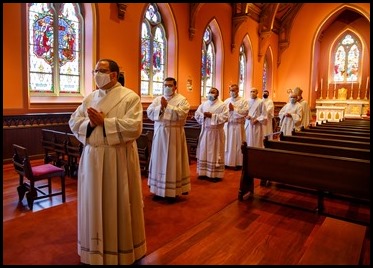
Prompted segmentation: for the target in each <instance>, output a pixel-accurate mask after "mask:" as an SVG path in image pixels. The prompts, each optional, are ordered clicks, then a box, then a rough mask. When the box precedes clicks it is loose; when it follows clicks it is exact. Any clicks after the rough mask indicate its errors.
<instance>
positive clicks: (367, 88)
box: [366, 76, 369, 90]
mask: <svg viewBox="0 0 373 268" xmlns="http://www.w3.org/2000/svg"><path fill="white" fill-rule="evenodd" d="M368 84H369V76H368V77H367V85H366V90H368Z"/></svg>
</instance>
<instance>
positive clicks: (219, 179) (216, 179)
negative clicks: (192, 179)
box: [211, 178, 221, 183]
mask: <svg viewBox="0 0 373 268" xmlns="http://www.w3.org/2000/svg"><path fill="white" fill-rule="evenodd" d="M211 181H212V182H215V183H216V182H219V181H221V178H212V179H211Z"/></svg>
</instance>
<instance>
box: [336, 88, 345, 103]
mask: <svg viewBox="0 0 373 268" xmlns="http://www.w3.org/2000/svg"><path fill="white" fill-rule="evenodd" d="M338 99H339V100H346V99H347V88H344V87H342V88H340V89H338Z"/></svg>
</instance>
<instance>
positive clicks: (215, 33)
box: [201, 18, 224, 98]
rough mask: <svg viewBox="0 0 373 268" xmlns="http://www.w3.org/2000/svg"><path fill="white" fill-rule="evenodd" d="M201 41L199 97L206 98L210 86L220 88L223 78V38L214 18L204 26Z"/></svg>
mask: <svg viewBox="0 0 373 268" xmlns="http://www.w3.org/2000/svg"><path fill="white" fill-rule="evenodd" d="M206 34H207V35H210V36H206ZM206 41H208V42H206ZM201 43H202V44H201V49H202V59H201V98H206V96H207V93H208V91H209V89H210V88H211V87H216V88H218V89H219V90H221V86H222V80H223V66H224V57H223V51H224V50H223V39H222V34H221V30H220V27H219V24H218V22H217V20H216V19H215V18H213V19H212V20H211V21H210V22H209V23H208V25H207V26H206V28H205V31H204V35H203V36H202V40H201ZM209 49H210V50H209ZM209 68H210V69H209Z"/></svg>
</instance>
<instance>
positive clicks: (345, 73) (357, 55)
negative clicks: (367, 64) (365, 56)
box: [333, 34, 361, 82]
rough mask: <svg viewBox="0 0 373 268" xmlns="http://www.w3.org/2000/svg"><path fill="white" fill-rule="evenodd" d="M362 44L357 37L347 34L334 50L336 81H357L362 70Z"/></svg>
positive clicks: (334, 75) (334, 76) (334, 77)
mask: <svg viewBox="0 0 373 268" xmlns="http://www.w3.org/2000/svg"><path fill="white" fill-rule="evenodd" d="M360 50H361V46H360V43H359V41H358V39H357V38H355V37H354V36H353V35H351V34H346V35H345V36H344V37H343V39H342V40H341V41H340V42H339V43H338V45H337V46H336V49H335V51H334V65H333V71H334V72H333V79H334V82H357V81H358V78H359V72H360V60H361V52H360Z"/></svg>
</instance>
